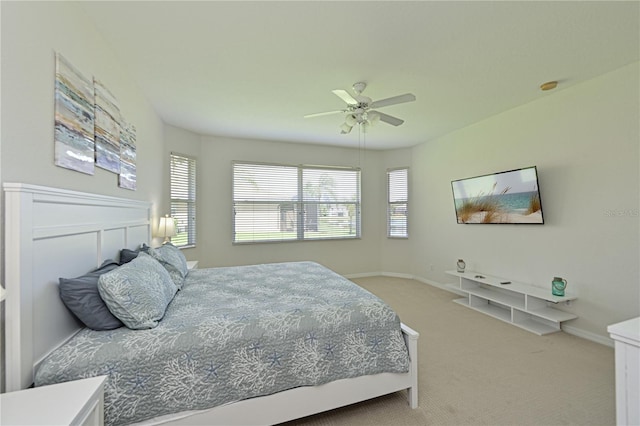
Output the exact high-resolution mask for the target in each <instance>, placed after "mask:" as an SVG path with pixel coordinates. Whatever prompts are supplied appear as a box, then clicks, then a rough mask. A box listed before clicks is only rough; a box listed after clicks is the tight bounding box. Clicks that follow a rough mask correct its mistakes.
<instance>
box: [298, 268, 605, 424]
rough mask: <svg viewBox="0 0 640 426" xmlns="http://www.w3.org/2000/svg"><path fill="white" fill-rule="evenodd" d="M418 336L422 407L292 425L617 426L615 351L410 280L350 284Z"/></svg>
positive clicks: (398, 405) (402, 402)
mask: <svg viewBox="0 0 640 426" xmlns="http://www.w3.org/2000/svg"><path fill="white" fill-rule="evenodd" d="M353 281H355V282H356V283H357V284H359V285H361V286H362V287H364V288H366V289H367V290H369V291H370V292H372V293H374V294H376V295H377V296H379V297H380V298H382V299H383V300H385V301H386V302H387V303H388V304H389V305H391V307H393V308H394V309H395V310H396V312H398V314H399V315H400V318H401V320H402V321H403V322H404V323H406V324H407V325H408V326H410V327H411V328H413V329H414V330H416V331H418V332H419V333H420V339H419V388H420V389H419V405H420V407H419V408H418V409H415V410H411V409H410V408H409V406H408V405H407V402H406V395H405V393H404V392H398V393H395V394H391V395H388V396H384V397H380V398H376V399H374V400H371V401H365V402H362V403H359V404H354V405H351V406H348V407H344V408H341V409H338V410H333V411H330V412H327V413H321V414H318V415H315V416H311V417H307V418H304V419H301V420H296V421H292V422H288V423H286V425H287V426H298V425H309V426H312V425H323V426H325V425H326V426H329V425H385V426H386V425H389V426H391V425H394V426H395V425H398V426H401V425H549V426H551V425H597V426H603V425H614V424H615V388H614V351H613V348H609V347H606V346H603V345H600V344H597V343H593V342H590V341H588V340H584V339H581V338H578V337H575V336H571V335H569V334H566V333H563V332H559V333H554V334H550V335H547V336H537V335H535V334H533V333H529V332H527V331H525V330H522V329H520V328H517V327H514V326H511V325H509V324H506V323H503V322H501V321H499V320H496V319H493V318H491V317H488V316H486V315H483V314H481V313H479V312H476V311H473V310H471V309H468V308H465V307H463V306H460V305H458V304H456V303H453V302H452V300H453V299H455V298H457V297H459V296H456V295H455V294H453V293H450V292H447V291H444V290H440V289H438V288H435V287H432V286H430V285H427V284H423V283H420V282H417V281H413V280H407V279H401V278H389V277H372V278H359V279H354V280H353Z"/></svg>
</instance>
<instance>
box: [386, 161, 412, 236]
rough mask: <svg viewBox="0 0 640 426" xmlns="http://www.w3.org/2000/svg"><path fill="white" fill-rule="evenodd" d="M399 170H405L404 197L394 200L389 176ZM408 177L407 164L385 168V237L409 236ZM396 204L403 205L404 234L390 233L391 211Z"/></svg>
mask: <svg viewBox="0 0 640 426" xmlns="http://www.w3.org/2000/svg"><path fill="white" fill-rule="evenodd" d="M401 170H405V171H406V180H405V182H404V183H405V187H404V190H405V192H406V198H405V199H403V200H396V201H391V195H392V188H391V177H392V174H393V173H394V172H398V171H401ZM409 178H410V170H409V166H403V167H394V168H390V169H387V215H386V218H387V221H386V228H387V238H393V239H408V238H409V189H410V188H409V180H410V179H409ZM396 205H405V223H404V225H405V226H404V231H405V232H404V235H394V234H393V233H392V230H391V229H392V227H391V212H392V210H393V206H396Z"/></svg>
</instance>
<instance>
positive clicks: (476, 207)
mask: <svg viewBox="0 0 640 426" xmlns="http://www.w3.org/2000/svg"><path fill="white" fill-rule="evenodd" d="M451 186H452V188H453V198H454V201H455V208H456V216H457V220H458V223H531V224H543V223H544V220H543V217H542V203H541V201H540V192H539V191H538V177H537V174H536V168H535V167H529V168H526V169H519V170H512V171H508V172H501V173H494V174H490V175H485V176H478V177H474V178H469V179H460V180H456V181H453V182H451Z"/></svg>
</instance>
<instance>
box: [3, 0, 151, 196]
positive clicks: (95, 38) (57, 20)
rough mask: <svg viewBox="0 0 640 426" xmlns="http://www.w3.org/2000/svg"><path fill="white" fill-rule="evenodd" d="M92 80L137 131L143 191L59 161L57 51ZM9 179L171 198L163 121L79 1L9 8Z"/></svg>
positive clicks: (5, 19)
mask: <svg viewBox="0 0 640 426" xmlns="http://www.w3.org/2000/svg"><path fill="white" fill-rule="evenodd" d="M56 52H58V53H60V54H62V55H63V56H64V57H65V58H66V59H67V60H68V61H69V62H71V64H73V65H74V66H75V67H76V68H77V69H78V70H79V71H80V72H81V73H82V74H83V75H84V76H86V77H87V78H91V77H92V76H95V77H96V78H98V79H99V80H101V81H102V82H103V83H104V84H105V85H106V86H107V87H108V88H109V89H110V90H111V92H112V93H113V94H114V96H115V97H116V99H117V100H118V103H119V106H120V110H121V112H122V115H123V117H125V118H126V119H127V121H129V122H131V123H132V124H134V125H135V126H136V128H137V143H136V145H137V174H138V189H137V191H129V190H125V189H121V188H119V187H118V180H117V175H116V174H114V173H111V172H108V171H105V170H103V169H101V168H99V167H96V170H95V174H94V175H93V176H91V175H86V174H82V173H79V172H74V171H71V170H68V169H64V168H61V167H57V166H55V165H54V162H53V158H54V157H53V152H54V149H53V148H54V143H53V124H54V84H55V53H56ZM1 136H2V181H3V182H9V181H11V182H25V183H32V184H38V185H47V186H55V187H61V188H66V189H73V190H78V191H87V192H97V193H100V194H106V195H113V196H119V197H125V198H133V199H141V200H148V201H152V202H154V204H155V205H157V204H158V203H160V201H161V200H162V197H163V196H164V194H163V193H162V189H163V188H162V186H161V185H160V181H161V179H162V177H163V174H162V168H161V167H160V165H161V164H162V163H161V162H162V150H161V149H159V148H161V147H162V143H163V128H162V121H161V120H160V119H159V118H158V116H157V115H156V114H155V112H154V110H153V108H152V107H151V105H150V104H149V103H148V101H147V100H146V99H145V97H144V95H143V94H142V93H141V92H140V90H139V89H138V87H137V85H136V83H135V82H134V81H133V80H132V79H131V78H130V77H129V76H128V75H127V73H126V71H125V68H124V67H123V66H122V65H121V64H119V63H118V61H117V59H116V57H115V55H114V52H113V51H112V48H111V46H108V45H106V44H105V42H104V41H103V39H102V38H101V37H100V35H99V34H98V33H97V31H96V30H95V29H94V27H93V26H91V25H89V23H88V20H87V18H86V17H85V16H84V15H83V13H82V12H80V11H79V10H78V8H77V6H76V5H74V3H73V2H3V3H2V129H1Z"/></svg>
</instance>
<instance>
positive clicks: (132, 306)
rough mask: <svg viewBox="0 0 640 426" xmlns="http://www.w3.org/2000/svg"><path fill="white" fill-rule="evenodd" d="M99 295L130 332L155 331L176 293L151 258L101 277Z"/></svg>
mask: <svg viewBox="0 0 640 426" xmlns="http://www.w3.org/2000/svg"><path fill="white" fill-rule="evenodd" d="M98 291H99V292H100V296H101V297H102V300H104V302H105V303H106V304H107V307H108V308H109V311H111V313H112V314H113V315H114V316H116V317H117V318H118V319H119V320H120V321H122V322H123V323H124V325H126V326H127V327H129V328H132V329H134V330H141V329H146V328H154V327H155V326H157V325H158V322H159V321H160V320H161V319H162V317H163V316H164V312H165V310H166V309H167V306H168V305H169V303H170V302H171V300H172V299H173V296H174V295H175V294H176V291H178V288H177V287H176V286H175V284H173V281H171V277H169V273H168V272H167V271H166V270H165V269H164V268H163V267H162V265H160V263H158V262H157V261H156V260H155V259H153V258H152V257H151V256H149V255H147V254H146V253H140V254H139V255H138V257H136V258H135V259H133V260H132V261H131V262H129V263H126V264H124V265H122V266H120V267H119V268H117V269H114V270H113V271H111V272H107V273H106V274H103V275H100V279H99V280H98Z"/></svg>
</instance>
